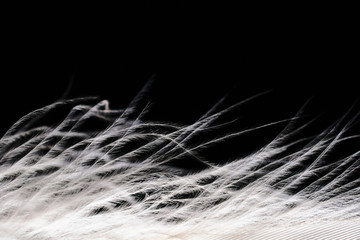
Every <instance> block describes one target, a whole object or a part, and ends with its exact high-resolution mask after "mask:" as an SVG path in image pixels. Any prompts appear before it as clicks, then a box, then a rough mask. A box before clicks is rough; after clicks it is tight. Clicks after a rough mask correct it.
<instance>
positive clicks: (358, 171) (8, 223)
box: [0, 91, 360, 240]
mask: <svg viewBox="0 0 360 240" xmlns="http://www.w3.org/2000/svg"><path fill="white" fill-rule="evenodd" d="M143 93H144V91H143V92H140V94H139V95H138V96H137V97H136V98H135V99H134V101H133V102H131V103H130V105H129V107H128V108H126V109H124V110H110V109H109V107H108V102H107V101H101V102H99V103H96V102H95V101H96V100H95V99H92V98H82V99H74V100H67V101H62V102H58V103H54V104H52V105H50V106H47V107H44V108H42V109H40V110H36V111H34V112H32V113H30V114H28V115H27V116H25V117H23V118H22V119H20V120H19V121H18V122H17V123H16V124H14V126H13V127H11V128H10V129H9V130H8V132H7V133H6V134H5V135H4V136H3V137H2V138H1V140H0V158H1V160H0V237H1V238H2V239H129V240H130V239H131V240H133V239H137V240H140V239H141V240H143V239H144V240H145V239H158V240H161V239H164V240H165V239H229V240H230V239H231V240H232V239H360V201H359V199H360V198H359V197H360V159H359V158H360V148H357V150H355V151H353V150H352V151H348V152H343V153H344V154H340V155H336V157H333V155H332V154H333V153H332V152H333V151H335V150H336V148H337V147H338V146H340V145H342V144H353V142H352V141H353V140H354V139H356V138H357V137H358V136H357V135H354V134H352V135H351V134H349V129H351V128H353V127H354V126H355V124H356V119H357V118H356V117H354V118H350V119H348V118H346V117H343V118H342V119H340V120H338V121H337V122H335V123H334V124H333V125H332V126H329V127H328V128H326V129H325V130H322V131H321V132H319V133H318V134H316V135H312V136H311V135H310V136H301V132H302V131H303V130H304V129H305V128H306V126H307V124H299V123H298V122H297V120H298V119H299V117H300V115H301V113H299V114H298V115H296V116H295V117H292V118H290V119H286V120H281V121H277V122H272V123H268V124H266V125H261V126H256V127H251V128H247V129H242V130H239V129H236V128H234V129H236V130H234V131H232V130H231V129H232V128H231V126H233V125H234V124H235V125H236V123H237V121H232V119H230V120H229V117H226V116H227V115H236V113H237V112H238V110H239V107H240V106H242V105H243V104H246V103H247V101H248V100H251V99H247V100H245V101H243V102H240V103H237V104H235V105H232V106H230V107H227V108H223V109H221V106H220V104H219V105H217V106H215V107H214V108H213V109H211V110H210V111H209V112H208V113H206V114H204V115H203V116H202V117H201V118H200V119H199V120H198V121H195V122H194V123H192V124H189V125H182V124H177V123H163V122H149V121H147V120H144V119H145V118H144V116H145V115H146V112H147V111H148V110H149V106H148V105H147V104H146V103H144V102H142V99H141V96H142V95H143ZM59 109H60V110H59ZM67 110H69V111H68V114H67V116H66V115H64V116H66V117H65V118H61V117H56V120H58V121H55V120H54V118H51V119H52V120H51V121H50V123H49V122H46V121H44V122H42V121H41V119H42V118H44V116H47V115H49V114H52V113H54V112H55V113H56V112H66V111H67ZM348 115H351V114H348ZM229 126H230V127H229ZM271 126H284V127H283V130H282V131H280V132H279V133H278V135H277V136H276V137H275V138H274V139H273V140H272V141H270V142H269V143H267V144H266V145H264V146H262V147H259V148H258V149H256V150H255V151H254V152H252V153H251V154H249V155H248V156H245V157H243V156H242V157H235V158H234V159H231V160H228V159H220V160H219V161H218V162H214V161H212V160H211V159H208V158H206V157H205V156H206V154H205V155H203V153H204V151H206V150H207V149H211V148H213V147H214V146H216V145H218V144H221V143H226V142H227V141H228V140H231V139H236V138H237V137H240V136H243V135H246V134H251V133H252V132H257V131H260V130H261V129H266V128H269V127H271ZM231 146H233V151H234V152H241V148H246V146H237V145H236V144H235V145H231ZM239 148H240V150H239ZM337 151H339V150H337ZM340 151H342V150H340ZM220 155H221V154H220ZM192 164H193V166H197V167H196V169H191V168H190V169H189V168H188V166H189V165H191V166H192Z"/></svg>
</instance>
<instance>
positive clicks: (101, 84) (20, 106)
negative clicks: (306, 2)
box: [0, 1, 359, 133]
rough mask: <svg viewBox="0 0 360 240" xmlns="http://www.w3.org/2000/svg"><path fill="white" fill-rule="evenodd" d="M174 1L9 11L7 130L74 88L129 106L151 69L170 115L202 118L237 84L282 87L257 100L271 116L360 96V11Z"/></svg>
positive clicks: (347, 102)
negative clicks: (359, 19)
mask: <svg viewBox="0 0 360 240" xmlns="http://www.w3.org/2000/svg"><path fill="white" fill-rule="evenodd" d="M169 2H171V1H167V2H166V1H162V2H160V1H157V2H150V1H143V2H141V1H124V4H123V6H117V7H116V9H113V7H112V6H107V7H105V8H102V9H97V8H96V6H93V8H92V9H91V10H88V9H85V8H77V9H72V8H70V7H66V10H69V9H71V11H66V12H61V13H60V14H58V13H57V14H55V11H52V10H47V11H45V14H44V15H37V14H35V13H32V14H28V15H25V16H24V15H23V14H22V13H18V15H15V16H12V17H6V19H5V21H4V22H3V28H2V33H1V34H2V40H3V43H2V44H1V62H2V63H1V75H0V79H1V95H0V97H1V101H0V103H1V104H0V106H1V108H2V109H1V115H2V116H1V133H3V132H4V131H6V129H8V127H10V125H11V124H12V123H14V121H16V120H17V119H18V118H20V117H21V116H23V115H24V114H26V113H28V112H29V111H32V110H34V109H36V108H39V107H42V106H44V105H47V104H50V103H52V102H54V101H56V100H58V99H60V98H61V97H63V96H65V97H66V98H72V97H79V96H99V97H100V98H101V99H109V100H110V106H111V107H113V108H120V107H126V104H127V103H129V101H130V100H131V98H132V97H133V96H134V95H135V94H136V93H137V92H138V91H139V90H140V89H141V87H142V86H143V85H144V84H145V83H146V81H147V80H148V79H149V78H151V77H152V76H154V78H155V79H156V81H155V83H156V84H155V87H154V90H153V93H152V97H153V101H154V102H155V103H156V105H155V107H154V116H156V117H155V118H158V119H160V120H171V121H179V122H191V121H193V120H195V119H196V117H198V116H200V114H201V113H203V112H205V111H206V110H207V109H208V108H210V107H211V106H212V105H213V104H214V103H215V102H216V101H217V100H218V99H219V98H221V97H222V96H223V95H224V94H226V93H227V92H232V96H234V99H235V100H241V99H244V98H246V97H250V96H252V95H254V94H257V93H260V92H262V91H266V90H272V91H271V93H269V94H268V95H267V96H266V97H265V98H263V101H262V102H261V101H260V102H258V103H257V104H259V105H254V107H253V112H254V113H255V114H257V112H261V113H262V115H261V116H263V117H265V118H266V117H269V119H270V118H272V116H276V117H277V118H278V119H281V118H284V117H290V116H292V114H294V113H295V112H296V111H297V110H298V109H299V108H300V107H301V106H302V105H303V104H304V103H305V102H306V101H307V100H308V99H309V98H311V97H313V100H312V102H311V106H310V107H309V110H308V111H309V112H310V113H311V114H314V115H316V114H320V113H322V112H326V111H333V112H336V113H337V114H341V113H342V112H345V111H346V109H347V108H349V107H350V106H351V104H352V103H354V101H355V100H356V99H357V97H358V86H357V85H356V84H357V83H356V82H357V81H358V79H359V73H358V49H357V44H356V43H357V42H358V39H357V38H356V31H355V28H354V26H353V25H354V19H353V18H352V17H353V15H352V14H346V12H345V14H344V13H343V14H341V15H340V14H338V12H336V11H335V12H330V13H326V14H322V13H323V12H326V11H324V10H322V9H318V10H315V11H314V12H304V11H300V12H298V13H296V14H295V12H293V11H292V10H291V9H292V8H291V9H289V10H288V11H287V12H286V13H285V14H282V15H279V14H277V13H274V12H272V11H269V12H270V13H268V14H267V15H265V14H263V13H265V12H267V11H266V10H264V11H263V12H257V11H254V13H256V14H249V15H244V12H247V10H246V9H244V8H239V10H240V11H237V9H235V11H232V10H234V9H233V7H232V6H221V8H219V7H218V6H216V5H212V6H211V7H210V8H205V7H204V6H205V5H201V4H199V6H194V5H193V4H189V3H186V2H184V1H174V2H172V3H169ZM339 11H340V10H339ZM280 12H282V11H280ZM282 13H283V12H282ZM20 16H21V17H20ZM254 104H255V103H254ZM264 121H266V119H265V120H264Z"/></svg>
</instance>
